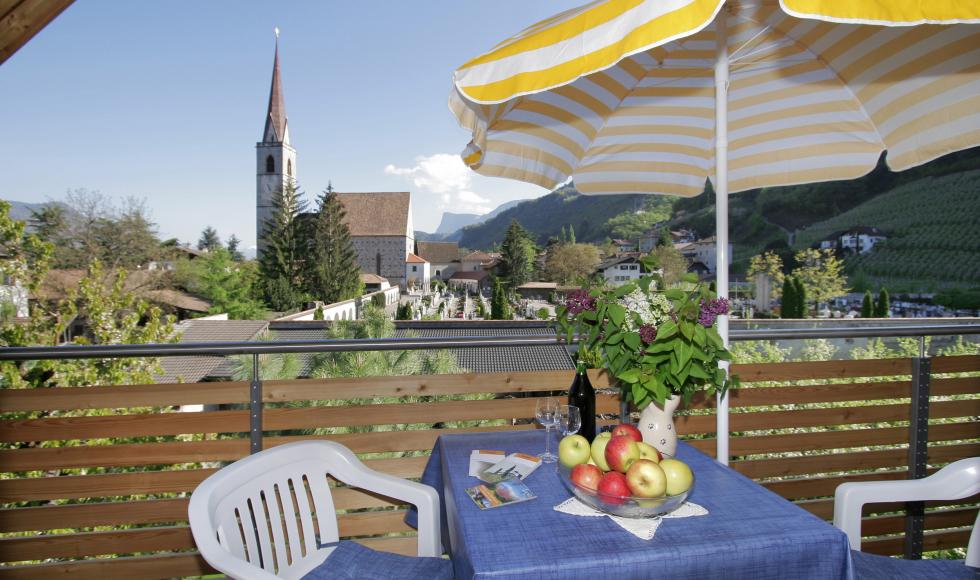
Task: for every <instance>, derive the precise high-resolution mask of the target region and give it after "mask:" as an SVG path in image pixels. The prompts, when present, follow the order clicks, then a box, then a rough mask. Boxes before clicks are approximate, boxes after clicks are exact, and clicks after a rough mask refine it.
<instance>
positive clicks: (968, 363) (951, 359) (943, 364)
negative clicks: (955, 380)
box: [931, 354, 980, 374]
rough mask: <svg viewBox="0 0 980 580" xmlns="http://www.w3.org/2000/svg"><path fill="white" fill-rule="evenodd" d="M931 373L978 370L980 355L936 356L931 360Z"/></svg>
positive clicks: (979, 368)
mask: <svg viewBox="0 0 980 580" xmlns="http://www.w3.org/2000/svg"><path fill="white" fill-rule="evenodd" d="M931 367H932V369H931V370H932V373H933V374H940V373H963V372H980V355H975V354H973V355H967V356H937V357H933V359H932V361H931Z"/></svg>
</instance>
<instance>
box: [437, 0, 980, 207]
mask: <svg viewBox="0 0 980 580" xmlns="http://www.w3.org/2000/svg"><path fill="white" fill-rule="evenodd" d="M719 12H721V16H722V17H727V18H724V20H727V27H726V28H727V34H725V37H726V39H727V41H726V46H725V47H724V48H727V52H728V58H727V62H728V68H729V70H730V73H729V80H728V94H727V101H728V102H727V106H728V115H727V130H728V140H729V143H728V163H729V167H728V176H727V182H728V190H729V191H730V192H737V191H742V190H746V189H752V188H756V187H764V186H774V185H791V184H797V183H807V182H814V181H827V180H835V179H851V178H855V177H858V176H860V175H863V174H865V173H867V172H868V171H870V170H871V169H873V168H874V166H875V164H876V161H877V159H878V157H879V156H880V154H881V152H882V151H884V150H888V152H889V153H888V156H887V162H888V165H889V166H890V167H891V168H892V169H893V170H896V171H897V170H902V169H906V168H909V167H913V166H915V165H919V164H921V163H925V162H927V161H930V160H932V159H934V158H936V157H938V156H941V155H943V154H945V153H949V152H952V151H957V150H960V149H964V148H967V147H972V146H975V145H980V26H975V25H962V26H950V25H949V24H952V23H967V22H974V23H975V22H980V2H953V1H944V0H931V1H930V2H921V1H918V0H904V1H902V0H898V1H891V2H879V1H867V0H864V1H859V0H840V1H830V0H825V1H820V0H782V1H781V2H780V3H778V4H777V3H776V2H775V1H769V0H739V1H729V2H724V1H722V0H606V1H600V2H593V3H591V4H588V5H586V6H583V7H581V8H578V9H575V10H570V11H568V12H565V13H563V14H559V15H558V16H555V17H553V18H551V19H549V20H546V21H543V22H540V23H538V24H535V25H534V26H531V27H530V28H528V29H527V30H525V31H523V32H521V33H519V34H518V35H516V36H514V37H513V38H510V39H508V40H506V41H504V42H502V43H501V44H499V45H498V46H496V47H495V48H494V49H493V50H492V51H490V52H488V53H486V54H484V55H482V56H480V57H477V58H475V59H473V60H471V61H469V62H467V63H466V64H465V65H463V66H462V67H461V68H460V69H459V70H457V71H456V73H455V79H454V81H455V82H454V84H455V87H454V90H453V92H452V95H451V98H450V106H451V109H452V110H453V112H454V113H455V114H456V116H457V118H458V119H459V121H460V123H461V124H462V125H463V126H464V127H466V128H468V129H470V130H471V131H472V132H473V141H472V143H471V144H470V146H469V147H468V148H467V151H466V152H464V160H465V161H466V162H467V164H468V165H469V166H470V167H472V168H473V169H474V170H476V171H477V172H479V173H481V174H484V175H491V176H501V177H508V178H513V179H519V180H523V181H527V182H531V183H536V184H538V185H541V186H543V187H547V188H552V187H554V186H556V185H557V184H559V183H561V182H563V181H565V180H566V179H568V178H569V177H574V180H575V185H576V187H577V188H578V189H579V191H581V192H583V193H587V194H603V193H608V194H613V193H660V194H672V195H684V196H693V195H697V194H699V193H701V192H702V191H703V189H704V181H705V178H707V177H709V176H712V177H713V176H714V173H715V169H716V168H715V164H716V163H715V157H716V156H715V141H716V139H717V137H718V135H717V133H716V131H715V126H716V116H715V112H716V94H715V70H714V69H715V65H716V56H717V52H718V51H717V49H718V48H719V47H718V38H719V31H718V26H719V22H720V21H722V20H723V18H716V16H718V15H719ZM722 34H724V31H723V32H722ZM715 185H716V187H717V185H718V184H717V183H716V184H715Z"/></svg>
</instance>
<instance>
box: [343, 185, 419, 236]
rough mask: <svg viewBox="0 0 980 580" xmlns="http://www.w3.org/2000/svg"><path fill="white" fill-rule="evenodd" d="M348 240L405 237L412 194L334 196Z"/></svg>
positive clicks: (385, 193) (379, 193) (348, 194)
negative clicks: (347, 231)
mask: <svg viewBox="0 0 980 580" xmlns="http://www.w3.org/2000/svg"><path fill="white" fill-rule="evenodd" d="M337 199H338V200H339V201H340V203H342V204H344V210H345V211H346V212H347V216H346V217H345V218H344V222H345V223H346V224H347V227H348V228H350V235H352V236H406V235H408V223H409V217H408V213H409V211H410V210H411V203H412V194H411V193H409V192H407V191H378V192H368V193H338V194H337Z"/></svg>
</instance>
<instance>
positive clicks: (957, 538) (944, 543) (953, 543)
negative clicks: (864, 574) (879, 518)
mask: <svg viewBox="0 0 980 580" xmlns="http://www.w3.org/2000/svg"><path fill="white" fill-rule="evenodd" d="M969 541H970V528H963V529H959V530H949V531H943V532H931V533H930V532H927V533H926V534H925V535H924V536H923V538H922V551H923V552H933V551H935V550H950V549H953V548H965V547H966V545H967V542H969ZM904 548H905V538H904V537H903V536H898V537H896V538H887V539H883V540H866V541H864V542H862V543H861V551H862V552H868V553H869V554H878V555H881V556H894V555H897V554H902V552H903V551H904Z"/></svg>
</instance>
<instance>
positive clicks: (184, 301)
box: [142, 289, 211, 312]
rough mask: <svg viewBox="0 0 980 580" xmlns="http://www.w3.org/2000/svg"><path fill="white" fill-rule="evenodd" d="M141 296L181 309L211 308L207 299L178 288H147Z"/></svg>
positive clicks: (202, 309)
mask: <svg viewBox="0 0 980 580" xmlns="http://www.w3.org/2000/svg"><path fill="white" fill-rule="evenodd" d="M142 296H143V297H145V298H146V299H147V300H149V301H150V302H156V303H157V304H166V305H167V306H173V307H174V308H179V309H181V310H189V311H191V312H207V311H209V310H211V303H210V302H208V301H207V300H202V299H200V298H198V297H197V296H191V295H190V294H188V293H186V292H181V291H179V290H170V289H165V290H147V291H146V292H143V293H142Z"/></svg>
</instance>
